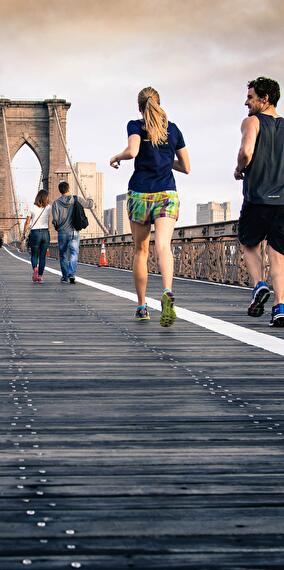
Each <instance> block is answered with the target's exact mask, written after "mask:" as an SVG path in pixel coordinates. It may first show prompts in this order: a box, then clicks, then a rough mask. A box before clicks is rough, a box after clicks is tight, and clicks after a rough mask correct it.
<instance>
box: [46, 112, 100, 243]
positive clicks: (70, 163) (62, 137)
mask: <svg viewBox="0 0 284 570" xmlns="http://www.w3.org/2000/svg"><path fill="white" fill-rule="evenodd" d="M54 114H55V118H56V122H57V126H58V130H59V134H60V138H61V142H62V144H63V147H64V150H65V153H66V156H67V159H68V162H69V165H70V168H71V170H72V173H73V176H74V178H75V180H76V182H77V184H78V187H79V188H80V192H81V194H82V196H83V198H85V200H86V194H85V192H84V191H83V188H82V184H81V182H80V180H79V178H78V176H77V173H76V171H75V169H74V167H73V164H72V161H71V158H70V156H69V153H68V150H67V146H66V144H65V140H64V135H63V132H62V128H61V125H60V121H59V117H58V113H57V109H56V107H55V106H54ZM90 211H91V213H92V214H93V216H94V218H95V220H96V222H97V224H98V225H99V226H100V228H101V230H102V231H103V233H104V235H107V234H108V233H109V231H108V230H107V228H106V227H105V226H104V224H103V223H102V222H101V221H100V219H99V218H98V216H97V215H96V214H95V212H94V210H93V208H90Z"/></svg>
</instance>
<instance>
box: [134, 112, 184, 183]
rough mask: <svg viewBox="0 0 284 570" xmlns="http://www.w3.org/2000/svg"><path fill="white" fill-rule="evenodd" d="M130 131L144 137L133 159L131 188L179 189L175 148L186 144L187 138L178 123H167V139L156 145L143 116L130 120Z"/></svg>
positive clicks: (177, 148)
mask: <svg viewBox="0 0 284 570" xmlns="http://www.w3.org/2000/svg"><path fill="white" fill-rule="evenodd" d="M127 133H128V136H130V135H139V136H140V137H141V143H140V148H139V152H138V155H137V156H136V158H135V162H134V173H133V174H132V176H131V178H130V180H129V185H128V188H129V190H133V191H134V192H148V193H149V194H151V193H153V192H163V191H166V190H176V183H175V179H174V176H173V173H172V167H173V162H174V158H175V152H176V150H179V149H180V148H184V147H185V142H184V140H183V136H182V134H181V132H180V130H179V129H178V127H177V126H176V125H175V123H170V122H169V123H168V140H167V142H165V143H163V144H159V145H157V146H156V145H152V143H151V142H150V141H149V139H148V138H147V132H146V129H145V124H144V121H143V120H139V119H137V120H136V121H129V123H128V125H127Z"/></svg>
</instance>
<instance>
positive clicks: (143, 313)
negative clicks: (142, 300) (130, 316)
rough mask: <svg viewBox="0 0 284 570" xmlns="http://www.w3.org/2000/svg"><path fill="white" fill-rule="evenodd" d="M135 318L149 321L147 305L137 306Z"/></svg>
mask: <svg viewBox="0 0 284 570" xmlns="http://www.w3.org/2000/svg"><path fill="white" fill-rule="evenodd" d="M135 320H136V321H149V320H150V313H149V311H148V307H147V305H145V307H137V309H136V313H135Z"/></svg>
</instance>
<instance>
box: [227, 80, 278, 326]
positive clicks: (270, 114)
mask: <svg viewBox="0 0 284 570" xmlns="http://www.w3.org/2000/svg"><path fill="white" fill-rule="evenodd" d="M279 98H280V88H279V85H278V83H277V81H274V80H273V79H268V78H266V77H258V78H257V79H255V80H254V81H250V82H249V83H248V93H247V100H246V102H245V105H246V106H247V107H248V110H249V112H248V117H247V118H246V119H244V120H243V122H242V126H241V131H242V141H241V147H240V150H239V154H238V163H237V167H236V170H235V173H234V176H235V179H236V180H243V195H244V202H243V206H242V209H241V214H240V220H239V240H240V242H241V244H242V245H243V246H244V253H245V260H246V264H247V268H248V272H249V274H250V277H251V280H252V281H253V284H254V289H253V293H252V301H251V303H250V305H249V308H248V315H250V316H251V317H260V316H261V315H262V314H263V312H264V304H265V303H266V301H267V300H268V299H269V296H270V290H269V287H268V285H267V283H266V281H265V277H264V267H263V263H262V255H261V242H262V241H263V240H266V241H267V245H268V256H269V262H270V273H271V279H272V285H273V290H274V295H275V299H274V306H273V307H272V315H271V321H270V326H277V327H284V119H283V118H282V117H280V116H279V115H278V114H277V111H276V107H277V103H278V100H279Z"/></svg>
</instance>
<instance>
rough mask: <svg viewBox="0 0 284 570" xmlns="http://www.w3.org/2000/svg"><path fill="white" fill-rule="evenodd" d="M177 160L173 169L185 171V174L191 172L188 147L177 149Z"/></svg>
mask: <svg viewBox="0 0 284 570" xmlns="http://www.w3.org/2000/svg"><path fill="white" fill-rule="evenodd" d="M176 155H177V160H174V164H173V170H177V171H178V172H183V173H184V174H189V173H190V161H189V156H188V151H187V148H186V147H184V148H180V149H179V150H176Z"/></svg>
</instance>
